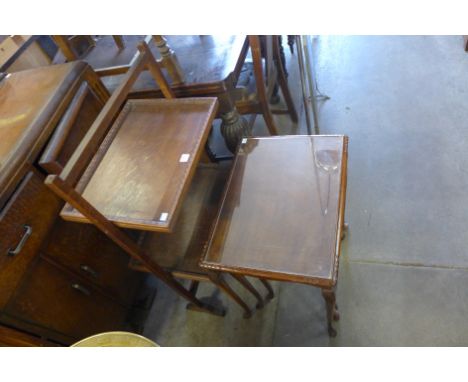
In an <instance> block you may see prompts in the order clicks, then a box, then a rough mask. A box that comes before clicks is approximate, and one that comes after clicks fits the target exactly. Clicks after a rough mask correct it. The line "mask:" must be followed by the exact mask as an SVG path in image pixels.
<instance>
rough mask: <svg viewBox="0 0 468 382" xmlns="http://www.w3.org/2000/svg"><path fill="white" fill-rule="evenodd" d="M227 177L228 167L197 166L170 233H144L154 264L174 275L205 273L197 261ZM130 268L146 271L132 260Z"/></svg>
mask: <svg viewBox="0 0 468 382" xmlns="http://www.w3.org/2000/svg"><path fill="white" fill-rule="evenodd" d="M228 174H229V168H228V166H227V164H219V165H218V164H200V165H199V166H198V168H197V172H196V174H195V176H194V178H193V181H192V185H191V186H190V190H189V192H188V194H187V197H186V199H185V201H184V204H183V206H182V208H181V212H180V215H179V219H178V221H177V224H176V226H175V228H174V231H173V233H172V234H169V235H164V234H161V233H156V232H144V234H143V236H142V238H141V240H140V245H141V246H142V247H143V248H144V249H145V251H146V252H147V253H148V254H149V255H150V257H151V259H152V260H153V261H155V262H156V263H158V264H159V265H161V266H162V267H163V268H165V269H167V270H169V271H171V272H174V273H177V272H180V273H184V274H187V273H189V274H192V275H194V276H197V275H203V274H206V270H204V269H202V268H200V267H199V265H198V262H199V261H200V258H201V255H202V254H203V251H204V248H205V245H206V244H207V242H208V240H209V236H210V231H211V228H212V224H213V222H214V220H215V218H216V215H217V212H218V207H219V205H220V201H221V196H222V192H223V189H224V186H225V184H226V181H227V178H228ZM130 267H131V268H132V269H135V270H139V271H144V272H148V270H147V269H146V268H145V267H144V266H143V265H142V264H140V263H138V262H136V261H134V260H132V261H131V262H130Z"/></svg>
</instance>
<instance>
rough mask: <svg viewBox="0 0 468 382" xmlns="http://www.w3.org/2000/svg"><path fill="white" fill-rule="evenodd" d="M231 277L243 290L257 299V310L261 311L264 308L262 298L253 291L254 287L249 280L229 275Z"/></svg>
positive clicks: (234, 274) (241, 276)
mask: <svg viewBox="0 0 468 382" xmlns="http://www.w3.org/2000/svg"><path fill="white" fill-rule="evenodd" d="M231 276H232V277H234V278H235V279H236V280H237V281H239V283H240V284H241V285H242V286H243V287H244V288H245V289H247V290H248V291H249V292H250V293H252V294H253V295H254V296H255V298H256V299H257V301H258V302H257V309H262V308H263V307H264V306H265V303H264V302H263V298H262V296H261V295H260V293H258V291H257V290H256V289H255V287H254V286H253V285H252V284H251V283H250V281H249V280H247V278H246V277H245V276H243V275H239V274H236V273H231Z"/></svg>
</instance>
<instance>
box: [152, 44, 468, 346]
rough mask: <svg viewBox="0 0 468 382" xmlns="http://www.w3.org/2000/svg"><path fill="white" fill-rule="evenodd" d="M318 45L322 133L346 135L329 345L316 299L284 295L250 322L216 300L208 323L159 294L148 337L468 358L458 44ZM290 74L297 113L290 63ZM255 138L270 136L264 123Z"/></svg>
mask: <svg viewBox="0 0 468 382" xmlns="http://www.w3.org/2000/svg"><path fill="white" fill-rule="evenodd" d="M314 47H315V56H316V63H315V66H316V77H317V80H318V87H319V89H320V91H321V92H322V93H324V94H327V95H328V96H330V97H331V99H330V100H328V101H325V102H321V103H320V104H319V120H320V125H321V126H320V127H321V133H322V134H346V135H348V136H349V164H348V196H347V208H346V220H347V221H348V223H349V226H350V230H349V234H348V236H347V238H346V240H345V242H344V245H343V252H342V257H341V262H340V276H339V281H338V300H337V301H338V305H339V308H340V314H341V320H340V322H339V323H337V324H336V328H337V330H338V335H337V337H336V338H334V339H330V338H329V337H328V335H327V331H326V323H325V306H324V302H323V301H322V298H321V294H320V291H319V290H318V289H315V288H312V287H309V286H305V285H297V284H296V285H295V284H286V283H275V289H276V291H277V296H276V297H275V299H274V300H273V301H272V302H270V303H269V305H268V306H267V307H265V308H264V309H263V310H261V311H258V312H256V313H255V315H254V316H253V317H252V318H251V319H249V320H245V319H243V318H242V312H241V311H240V309H239V308H238V307H237V306H236V305H235V304H233V303H232V302H231V301H230V300H228V299H227V298H226V297H225V296H223V295H215V297H216V298H219V299H220V300H221V301H222V302H223V304H224V305H225V306H227V308H228V310H229V311H228V314H227V315H226V317H225V318H217V317H213V316H209V315H206V314H201V313H195V312H190V311H187V310H185V302H184V301H182V299H180V298H178V297H177V296H175V295H174V294H173V293H172V292H170V291H168V290H167V289H166V288H164V287H163V286H159V289H158V298H157V299H156V301H155V303H154V305H153V307H152V309H151V313H150V315H149V318H148V320H147V322H146V326H145V331H144V335H146V336H147V337H149V338H151V339H153V340H156V341H157V342H158V343H160V344H161V345H162V346H328V345H331V346H461V345H463V346H467V345H468V321H467V319H466V317H468V288H467V285H468V253H467V250H466V249H465V248H466V247H467V246H468V235H467V234H466V232H465V231H466V229H465V228H464V223H466V222H467V221H468V207H467V206H468V193H467V192H466V190H467V189H468V170H467V168H468V150H466V147H468V145H467V144H468V142H467V141H468V138H467V137H468V135H467V134H466V127H467V121H468V103H467V102H466V98H465V97H467V95H468V54H467V53H465V52H464V51H463V41H462V37H461V36H443V37H439V36H410V37H398V36H386V37H381V36H340V37H338V36H326V37H320V38H317V39H315V40H314ZM288 69H289V71H290V79H289V81H290V87H291V90H292V91H294V92H295V97H296V105H298V109H300V110H301V111H302V105H301V103H300V86H299V81H298V73H297V72H298V70H297V61H296V57H295V56H290V55H289V54H288ZM301 115H302V118H301V123H300V124H299V125H298V126H295V125H293V124H292V123H291V122H290V121H289V120H288V119H287V117H285V116H281V118H278V123H279V124H281V130H282V132H283V133H285V134H291V133H292V134H295V133H305V124H304V120H303V118H304V117H303V113H302V112H301ZM255 133H256V134H258V135H266V130H265V128H264V124H263V120H262V118H261V117H258V118H257V125H256V130H255ZM202 292H204V293H205V294H207V295H210V294H212V293H213V292H214V288H213V287H212V286H211V285H209V284H208V285H205V286H203V290H202ZM244 295H245V294H244ZM246 298H249V299H250V300H249V301H250V303H251V305H252V306H253V305H254V301H253V300H252V299H251V298H250V296H246Z"/></svg>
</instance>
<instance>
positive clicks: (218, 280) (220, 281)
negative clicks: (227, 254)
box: [208, 273, 252, 318]
mask: <svg viewBox="0 0 468 382" xmlns="http://www.w3.org/2000/svg"><path fill="white" fill-rule="evenodd" d="M208 277H209V278H210V280H211V282H212V283H213V284H215V285H216V286H217V287H218V288H219V289H221V290H222V291H223V292H225V293H226V294H227V295H228V296H229V297H231V298H232V299H233V300H234V301H235V302H236V303H237V304H239V305H240V307H241V308H242V309H244V318H250V317H251V316H252V311H251V310H250V308H249V306H248V305H247V304H246V303H245V302H244V300H242V299H241V298H240V296H239V295H238V294H237V293H236V292H235V291H234V289H232V288H231V287H230V286H229V284H228V283H227V282H226V280H224V278H223V276H222V275H221V274H219V273H216V274H214V273H210V274H209V275H208Z"/></svg>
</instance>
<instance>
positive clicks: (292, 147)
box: [200, 135, 347, 335]
mask: <svg viewBox="0 0 468 382" xmlns="http://www.w3.org/2000/svg"><path fill="white" fill-rule="evenodd" d="M346 164H347V137H345V136H324V135H320V136H281V137H268V138H248V139H247V138H246V139H244V140H243V143H242V145H241V147H240V148H239V151H238V153H237V156H236V159H235V162H234V164H233V168H232V171H231V175H230V178H229V180H228V183H227V186H226V190H225V193H224V197H223V201H222V206H221V208H220V211H219V214H218V216H217V219H216V223H215V225H214V228H213V232H212V236H211V240H210V242H209V244H208V245H207V248H206V253H205V255H204V257H203V259H202V260H201V262H200V266H202V267H204V268H207V269H212V270H217V271H222V272H229V273H232V274H241V275H246V276H254V277H260V278H264V279H271V280H279V281H291V282H299V283H305V284H310V285H314V286H317V287H320V288H322V290H323V295H324V297H325V300H326V302H327V313H329V314H328V316H329V332H330V334H331V335H334V334H336V332H334V330H333V328H332V327H331V319H332V318H335V319H337V318H338V313H337V311H336V306H335V296H334V287H335V285H336V282H337V276H338V261H339V254H340V247H341V236H342V233H343V229H344V221H343V219H344V207H345V195H346V167H347V165H346Z"/></svg>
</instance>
